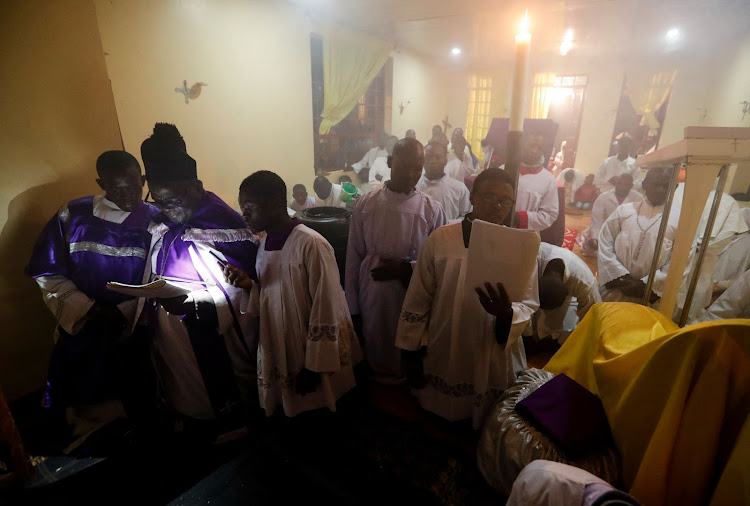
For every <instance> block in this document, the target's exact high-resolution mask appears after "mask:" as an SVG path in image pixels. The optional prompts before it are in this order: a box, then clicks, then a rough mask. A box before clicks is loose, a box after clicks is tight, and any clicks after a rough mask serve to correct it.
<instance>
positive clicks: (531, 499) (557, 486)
mask: <svg viewBox="0 0 750 506" xmlns="http://www.w3.org/2000/svg"><path fill="white" fill-rule="evenodd" d="M607 492H608V493H610V494H615V497H612V496H611V495H610V496H609V497H610V500H609V501H608V502H607V501H606V500H602V502H597V501H596V500H595V499H597V498H600V497H601V496H602V495H603V494H604V493H607ZM626 498H627V499H626ZM591 504H602V505H604V504H610V505H612V506H615V505H617V506H627V505H635V504H638V503H637V501H636V500H635V499H634V498H632V497H630V496H628V495H627V494H625V493H624V492H619V491H616V489H615V488H614V487H613V486H612V485H610V484H609V483H607V482H606V481H604V480H602V479H601V478H599V477H598V476H595V475H593V474H591V473H589V472H587V471H584V470H583V469H580V468H578V467H575V466H571V465H568V464H562V463H560V462H552V461H549V460H534V461H532V462H531V463H530V464H529V465H527V466H526V467H524V468H523V470H522V471H521V472H520V473H519V475H518V477H517V478H516V481H514V482H513V489H512V490H511V492H510V496H509V497H508V502H507V503H506V506H584V505H591Z"/></svg>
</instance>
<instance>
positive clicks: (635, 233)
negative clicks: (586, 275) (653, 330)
mask: <svg viewBox="0 0 750 506" xmlns="http://www.w3.org/2000/svg"><path fill="white" fill-rule="evenodd" d="M663 211H664V206H663V205H661V206H656V207H654V206H652V205H651V204H650V203H649V202H648V199H645V198H644V199H643V200H642V201H641V202H637V203H630V204H624V205H621V206H620V207H618V208H617V209H616V210H615V212H614V213H612V215H611V216H610V217H609V218H607V221H606V222H604V226H603V227H602V230H601V233H600V234H599V283H600V286H599V291H600V293H601V296H602V300H603V301H605V302H635V303H641V302H642V299H641V298H640V297H637V298H636V297H628V296H626V295H625V294H623V293H622V292H621V291H620V290H616V289H607V288H606V287H605V285H606V284H607V283H609V282H610V281H612V280H614V279H617V278H620V277H622V276H624V275H626V274H630V275H631V276H633V277H634V278H636V279H640V280H641V281H643V282H644V283H646V282H648V274H649V269H650V268H651V263H652V261H653V257H654V249H655V248H656V238H657V236H658V235H659V227H660V226H661V215H662V212H663ZM677 214H678V213H670V216H669V223H668V225H667V230H666V234H665V235H664V241H663V242H662V248H661V253H660V255H659V263H658V268H657V270H656V274H655V276H654V283H653V288H652V290H653V292H654V293H656V294H657V295H659V296H661V294H662V290H663V289H664V282H665V281H666V279H667V270H668V268H669V260H670V258H671V256H672V244H673V241H674V237H675V233H676V232H677V221H678V220H679V216H677ZM641 240H643V241H642V244H641V247H640V251H638V245H639V243H641Z"/></svg>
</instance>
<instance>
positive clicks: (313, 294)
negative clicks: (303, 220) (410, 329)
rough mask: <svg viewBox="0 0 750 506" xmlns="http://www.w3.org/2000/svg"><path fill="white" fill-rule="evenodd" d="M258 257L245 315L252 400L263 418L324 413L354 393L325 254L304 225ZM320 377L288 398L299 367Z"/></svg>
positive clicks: (335, 278) (334, 274) (329, 257)
mask: <svg viewBox="0 0 750 506" xmlns="http://www.w3.org/2000/svg"><path fill="white" fill-rule="evenodd" d="M266 240H267V238H264V239H263V241H262V242H261V245H260V249H259V250H258V257H257V261H256V269H257V271H258V280H259V285H260V286H258V285H257V284H256V285H254V286H253V289H252V293H251V296H250V298H249V300H248V301H247V302H246V306H245V309H246V310H247V311H248V312H249V313H250V314H255V315H258V316H259V317H260V341H259V344H258V394H259V397H260V405H261V407H263V408H264V409H265V411H266V415H267V416H271V415H272V414H273V413H274V411H275V410H276V409H277V408H278V407H279V406H282V407H283V409H284V413H285V414H286V415H287V416H295V415H297V414H299V413H302V412H304V411H309V410H313V409H319V408H328V409H330V410H331V411H336V400H337V399H338V398H339V397H341V396H342V395H343V394H345V393H346V392H348V391H349V390H351V389H352V388H354V385H355V381H354V373H353V372H352V365H353V363H356V362H357V361H359V360H360V359H361V350H360V348H359V342H358V341H357V338H356V336H355V334H354V327H353V326H352V322H351V318H350V316H349V310H348V308H347V305H346V298H345V297H344V292H343V290H342V289H341V283H340V280H339V271H338V267H337V266H336V258H335V257H334V253H333V248H331V245H330V244H329V243H328V241H327V240H326V239H325V238H324V237H323V236H321V235H320V234H318V233H317V232H315V231H314V230H312V229H310V228H308V227H306V226H305V225H297V226H296V227H294V229H293V230H292V233H291V234H290V235H289V237H288V238H287V240H286V242H285V243H284V246H283V247H282V248H281V250H278V251H266ZM303 367H304V368H306V369H309V370H310V371H313V372H317V373H320V376H321V382H320V384H319V385H318V388H317V389H316V390H315V392H312V393H309V394H307V395H298V394H297V393H295V378H296V377H297V374H298V373H299V371H300V370H302V368H303Z"/></svg>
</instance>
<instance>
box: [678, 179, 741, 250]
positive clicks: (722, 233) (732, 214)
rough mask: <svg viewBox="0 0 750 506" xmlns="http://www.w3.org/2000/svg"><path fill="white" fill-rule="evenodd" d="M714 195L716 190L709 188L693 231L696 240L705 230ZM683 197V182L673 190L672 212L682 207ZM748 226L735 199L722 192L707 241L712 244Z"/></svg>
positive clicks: (738, 232) (739, 232)
mask: <svg viewBox="0 0 750 506" xmlns="http://www.w3.org/2000/svg"><path fill="white" fill-rule="evenodd" d="M715 195H716V190H711V193H709V194H708V198H707V199H706V204H705V205H704V207H703V214H701V221H700V223H699V224H698V229H697V230H696V232H695V234H696V235H695V240H696V241H698V240H699V239H700V238H701V237H703V233H704V231H705V230H706V224H707V223H708V217H709V214H710V213H711V206H712V204H713V201H714V197H715ZM684 197H685V183H680V184H678V185H677V189H675V192H674V198H673V204H672V212H673V213H674V212H675V211H676V212H677V213H678V214H679V212H680V210H681V209H682V201H683V198H684ZM747 230H748V226H747V223H746V222H745V218H744V216H743V214H742V210H741V209H740V206H739V204H737V201H736V200H735V199H734V198H733V197H732V196H731V195H729V194H728V193H726V192H724V193H723V194H722V196H721V201H720V203H719V209H718V211H717V212H716V220H715V221H714V227H713V229H711V240H710V242H709V243H708V244H709V246H712V245H714V244H716V243H719V242H721V241H723V240H725V239H728V238H730V237H732V236H733V235H735V234H741V233H743V232H747Z"/></svg>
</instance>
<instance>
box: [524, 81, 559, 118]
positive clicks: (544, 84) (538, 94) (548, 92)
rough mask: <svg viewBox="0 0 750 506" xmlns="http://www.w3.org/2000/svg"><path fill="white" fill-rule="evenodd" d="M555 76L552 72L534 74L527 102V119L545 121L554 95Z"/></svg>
mask: <svg viewBox="0 0 750 506" xmlns="http://www.w3.org/2000/svg"><path fill="white" fill-rule="evenodd" d="M554 84H555V74H554V73H552V72H545V73H537V74H534V85H533V88H532V91H531V102H529V116H528V117H529V118H534V119H547V113H549V106H550V103H551V102H552V95H553V93H554Z"/></svg>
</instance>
